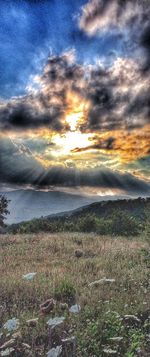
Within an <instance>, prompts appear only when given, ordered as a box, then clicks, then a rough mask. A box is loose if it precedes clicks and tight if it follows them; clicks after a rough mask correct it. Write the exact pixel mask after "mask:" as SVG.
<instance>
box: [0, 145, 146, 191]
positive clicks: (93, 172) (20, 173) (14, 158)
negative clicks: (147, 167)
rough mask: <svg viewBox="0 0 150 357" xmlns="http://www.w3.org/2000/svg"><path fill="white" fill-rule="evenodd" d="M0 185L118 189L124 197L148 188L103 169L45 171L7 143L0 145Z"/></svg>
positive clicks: (130, 176)
mask: <svg viewBox="0 0 150 357" xmlns="http://www.w3.org/2000/svg"><path fill="white" fill-rule="evenodd" d="M0 151H1V154H2V155H1V157H0V165H1V175H0V181H1V182H5V183H13V184H32V185H37V186H38V187H41V188H42V187H44V186H50V185H57V186H70V187H72V186H79V185H80V186H92V187H93V186H95V187H101V188H108V189H122V190H124V191H125V192H127V193H131V192H134V193H139V194H140V193H141V192H142V193H146V194H148V193H149V190H150V186H149V184H147V183H145V182H144V181H142V180H138V179H136V178H134V177H133V176H132V175H130V174H120V173H119V172H117V171H111V170H109V169H105V168H97V169H85V170H78V169H75V168H63V167H59V166H56V167H52V168H49V169H45V168H43V167H42V166H41V164H40V163H39V162H38V161H37V160H36V159H35V158H34V156H33V155H32V153H30V155H28V152H23V151H22V150H21V147H19V146H18V145H16V144H15V143H13V142H12V141H11V140H9V139H2V140H1V143H0Z"/></svg>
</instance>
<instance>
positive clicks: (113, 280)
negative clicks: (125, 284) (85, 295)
mask: <svg viewBox="0 0 150 357" xmlns="http://www.w3.org/2000/svg"><path fill="white" fill-rule="evenodd" d="M114 282H115V279H106V278H102V279H100V280H95V281H92V283H90V284H88V286H89V287H92V286H98V285H99V284H103V283H114Z"/></svg>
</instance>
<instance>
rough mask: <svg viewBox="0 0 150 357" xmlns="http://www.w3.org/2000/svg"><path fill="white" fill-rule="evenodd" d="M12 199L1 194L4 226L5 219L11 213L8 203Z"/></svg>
mask: <svg viewBox="0 0 150 357" xmlns="http://www.w3.org/2000/svg"><path fill="white" fill-rule="evenodd" d="M9 202H10V201H9V200H8V199H7V198H6V197H5V196H0V227H3V226H4V220H5V219H6V216H7V214H9V213H10V212H9V210H8V203H9Z"/></svg>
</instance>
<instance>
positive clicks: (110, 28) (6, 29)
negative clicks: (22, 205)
mask: <svg viewBox="0 0 150 357" xmlns="http://www.w3.org/2000/svg"><path fill="white" fill-rule="evenodd" d="M0 13H1V16H0V78H1V80H0V167H1V174H0V181H1V184H2V185H3V184H6V185H10V184H11V185H13V184H14V185H20V186H22V185H25V186H26V185H31V186H33V187H39V188H44V187H45V188H48V187H68V188H70V187H72V188H78V187H80V188H81V187H83V189H85V188H86V189H87V191H89V192H90V190H92V189H93V190H94V192H95V190H97V192H104V193H105V194H107V192H109V193H110V192H111V191H112V192H113V193H114V194H115V193H116V192H122V193H127V194H129V195H132V194H138V195H149V194H150V176H149V166H150V165H149V164H150V2H149V0H141V1H139V0H132V1H131V0H76V1H74V0H69V1H68V0H41V1H40V0H30V1H29V0H15V1H13V0H0Z"/></svg>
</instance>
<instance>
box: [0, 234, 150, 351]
mask: <svg viewBox="0 0 150 357" xmlns="http://www.w3.org/2000/svg"><path fill="white" fill-rule="evenodd" d="M0 245H1V257H2V258H1V271H0V276H1V302H0V305H1V306H0V314H1V331H0V332H1V334H0V338H1V346H2V345H4V344H5V343H6V342H8V346H7V344H6V345H5V346H6V347H3V348H2V350H1V356H4V355H5V354H3V353H4V351H6V352H8V353H10V355H11V356H17V357H22V356H30V357H39V356H43V357H44V356H48V355H47V352H48V351H49V350H50V349H51V348H52V347H56V346H60V345H63V352H62V354H61V356H66V357H67V356H79V357H100V356H107V355H109V356H113V355H114V356H120V357H123V356H126V357H134V356H141V357H144V356H147V357H148V356H150V335H149V333H150V332H149V331H150V319H149V315H150V309H149V308H150V290H148V284H149V273H150V262H149V257H150V254H149V246H148V244H147V243H146V242H145V241H143V240H142V239H141V238H139V237H138V238H137V239H136V238H134V239H133V238H132V239H130V238H128V239H127V238H119V237H118V238H115V237H106V236H105V237H103V236H98V235H94V234H92V233H91V234H82V233H64V234H46V233H43V234H36V235H34V234H32V235H31V234H29V235H14V236H13V235H1V236H0ZM79 256H80V257H79ZM31 272H36V273H37V274H36V275H35V276H34V278H33V279H32V280H30V281H29V280H26V279H25V278H23V275H25V274H27V273H31ZM104 278H106V279H114V280H106V279H104ZM101 279H103V280H101ZM97 280H98V282H97V283H93V282H95V281H97ZM91 283H93V284H91ZM89 284H91V285H89ZM50 298H53V299H55V304H54V306H53V307H52V311H49V312H48V313H45V312H44V311H43V310H42V309H40V304H42V303H43V302H45V301H46V300H47V299H50ZM75 304H77V305H80V307H81V310H80V312H79V311H78V313H72V312H70V311H69V309H70V307H71V306H72V305H75ZM60 316H63V317H65V320H64V322H63V323H62V324H60V325H59V326H56V327H55V328H53V329H51V328H50V327H49V326H48V324H47V321H48V320H49V319H50V318H54V317H60ZM12 318H16V319H19V326H18V328H17V329H16V330H15V331H12V332H8V330H7V329H6V328H3V326H4V324H5V323H6V322H7V320H8V319H12ZM36 318H38V320H37V321H32V322H31V321H28V320H30V319H36ZM73 336H74V337H75V339H74V341H75V342H76V347H75V348H76V352H75V353H74V354H73V351H72V350H73V348H72V345H74V344H75V343H71V342H70V341H69V340H68V341H67V342H64V341H63V342H62V340H64V339H67V338H70V337H73ZM10 340H12V341H10ZM11 351H12V352H11ZM6 355H7V354H6ZM49 355H50V354H49ZM50 356H52V355H50ZM53 356H54V354H53ZM56 356H57V355H56Z"/></svg>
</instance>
